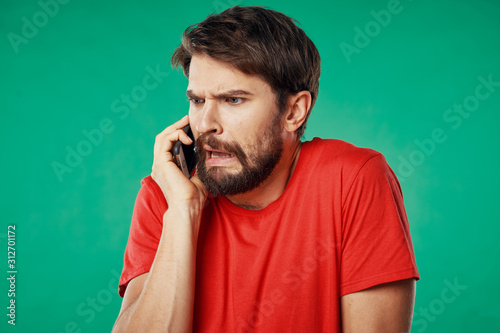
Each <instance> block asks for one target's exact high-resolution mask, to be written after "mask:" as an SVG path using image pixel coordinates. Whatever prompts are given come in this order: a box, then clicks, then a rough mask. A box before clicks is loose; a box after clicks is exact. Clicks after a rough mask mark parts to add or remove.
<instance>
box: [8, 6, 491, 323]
mask: <svg viewBox="0 0 500 333" xmlns="http://www.w3.org/2000/svg"><path fill="white" fill-rule="evenodd" d="M60 1H61V2H65V3H64V4H59V5H58V8H56V7H55V6H54V5H51V6H49V7H47V6H45V7H46V9H45V10H44V9H43V8H42V7H44V5H43V4H44V3H52V4H53V3H54V0H42V1H41V3H40V2H37V1H35V0H32V1H5V0H2V2H1V6H2V7H1V10H0V16H1V25H0V27H1V32H0V35H1V36H2V38H1V39H0V56H1V60H2V61H1V62H0V76H1V80H0V106H1V107H0V110H1V119H2V121H1V122H0V137H1V141H2V152H3V153H2V155H3V158H2V159H1V160H2V164H1V173H0V177H1V179H0V181H1V184H2V191H1V192H2V193H1V215H2V219H1V221H2V225H1V230H0V244H1V246H0V248H1V253H0V262H2V264H1V265H0V267H2V269H3V270H5V273H4V276H6V277H8V276H9V274H8V273H7V271H8V270H9V268H8V267H7V259H8V258H7V256H8V253H7V243H8V240H9V238H8V235H7V231H8V230H7V228H8V226H9V225H15V226H16V229H15V232H16V234H15V237H16V238H15V243H16V244H15V248H16V258H15V260H16V266H15V269H16V270H17V273H16V296H15V300H16V327H12V325H9V324H8V323H7V320H8V319H9V318H8V317H7V316H6V314H7V312H8V311H9V310H8V309H6V307H7V306H9V303H8V302H9V300H10V299H11V298H10V297H8V295H7V293H8V290H9V283H8V280H6V279H4V282H3V283H1V284H0V294H2V298H1V300H2V306H1V308H2V309H4V310H2V314H1V316H0V318H3V319H2V320H1V323H0V331H2V332H11V331H12V332H53V333H56V332H58V333H59V332H108V331H110V329H111V327H112V325H113V323H114V320H115V318H116V316H117V314H118V311H119V309H120V304H121V298H120V297H119V296H118V294H117V293H116V288H117V274H119V272H120V271H121V268H122V258H123V251H124V249H125V245H126V242H127V236H128V228H129V224H130V218H131V214H132V209H133V204H134V200H135V196H136V194H137V191H138V190H139V187H140V180H141V178H142V177H144V176H146V175H148V174H149V172H150V170H151V164H152V157H153V155H152V153H153V143H154V137H155V135H156V134H157V133H159V132H160V131H161V130H162V129H163V128H164V127H166V126H167V125H169V124H171V123H172V122H174V121H175V120H177V119H179V118H180V117H181V116H183V115H184V114H186V113H187V109H188V104H187V102H186V99H185V89H186V85H187V81H186V79H185V78H184V77H183V76H182V73H181V72H179V71H177V70H173V69H171V68H170V66H169V57H170V55H171V53H172V51H173V50H174V48H175V47H176V46H177V45H178V44H179V42H180V37H181V34H182V32H183V31H184V29H185V28H186V27H187V26H188V25H190V24H192V23H195V22H199V21H201V20H202V19H203V18H204V17H205V16H206V15H208V14H209V13H211V12H214V11H219V10H220V9H221V8H223V9H225V8H227V7H229V6H230V5H231V4H242V5H266V6H269V7H270V8H272V9H276V10H279V11H282V12H284V13H286V14H288V15H290V16H292V17H294V18H296V19H297V20H298V21H299V22H300V23H301V26H302V27H303V28H304V30H305V31H306V32H307V33H308V34H309V36H310V37H311V38H312V39H313V41H314V42H315V43H316V45H317V47H318V49H319V51H320V54H321V57H322V77H321V81H320V93H319V99H318V101H317V104H316V106H315V108H314V110H313V114H312V116H311V119H310V121H309V125H308V129H307V131H306V139H311V138H313V137H314V136H320V137H329V138H339V139H343V140H347V141H350V142H353V143H354V144H357V145H359V146H366V147H371V148H374V149H377V150H379V151H381V152H382V153H384V155H385V156H386V158H387V160H388V161H389V163H390V165H391V166H392V168H393V169H394V170H395V172H396V173H397V174H398V176H399V177H400V180H401V184H402V188H403V192H404V196H405V201H406V207H407V213H408V217H409V220H410V225H411V231H412V236H413V242H414V243H413V244H414V248H415V253H416V258H417V263H418V267H419V270H420V273H421V277H422V280H421V281H419V282H418V284H417V288H418V290H417V299H416V306H415V317H414V325H413V332H429V333H430V332H472V331H477V332H492V331H493V330H494V328H495V327H498V326H499V324H498V322H499V320H500V306H499V303H498V299H499V298H500V288H498V286H497V283H496V282H497V281H498V275H500V266H499V262H500V260H499V253H500V249H499V247H498V240H497V237H498V235H499V231H500V227H499V222H500V219H499V215H500V214H499V209H498V206H496V205H497V204H498V203H497V200H498V195H497V194H496V193H497V188H498V186H499V185H500V181H499V172H498V165H499V164H500V158H499V155H498V148H497V144H498V142H500V134H499V130H498V129H499V119H500V117H499V113H500V83H498V82H500V62H499V60H500V38H499V36H500V20H499V19H498V18H499V14H500V2H499V1H493V0H491V1H486V0H482V1H472V0H470V1H465V0H462V1H451V0H441V1H431V0H413V1H411V0H401V2H399V4H398V3H396V2H394V1H389V2H388V1H385V0H384V1H382V0H377V1H368V0H363V1H361V0H357V1H352V0H351V1H347V0H345V1H316V0H311V1H307V2H303V1H296V0H287V1H278V0H275V1H266V2H264V1H250V0H220V1H210V0H209V1H188V2H184V3H182V2H181V1H177V2H172V1H170V2H169V1H153V0H144V1H140V2H133V1H124V0H122V1H115V0H112V1H96V0H87V1H83V0H72V1H68V0H65V1H63V0H60ZM381 10H386V12H382V13H387V12H389V13H391V11H392V13H391V17H390V20H389V18H388V17H387V15H385V16H384V15H382V14H380V11H381ZM388 10H391V11H388ZM372 11H373V12H372ZM46 12H48V14H47V13H46ZM377 13H379V14H377ZM376 16H378V18H379V20H380V21H381V22H382V23H376V22H377V21H376V19H375V17H376ZM366 30H368V35H364V36H363V34H366V32H364V33H360V32H359V31H366ZM151 71H152V72H155V71H156V72H158V71H159V72H160V73H159V74H156V81H155V80H149V79H148V80H149V81H147V82H146V83H145V82H143V81H144V79H145V78H147V77H148V76H147V75H150V74H148V73H149V72H151ZM485 80H486V81H488V80H490V81H493V83H490V84H486V85H485V83H484V82H485ZM146 87H147V88H149V90H148V89H145V88H146ZM127 95H129V96H130V95H133V96H135V99H136V100H134V99H133V98H132V99H131V100H130V101H129V102H124V100H125V99H126V98H127ZM127 103H128V104H127ZM460 104H465V106H464V107H463V108H462V110H459V108H460ZM454 105H456V106H454ZM95 129H98V130H95ZM85 133H87V135H88V133H93V135H94V137H93V140H94V142H93V143H92V142H90V141H89V140H88V139H87V137H86V134H85ZM101 135H102V137H101ZM89 142H90V143H89ZM495 142H497V144H495ZM72 150H76V151H80V152H81V154H82V155H84V156H83V157H82V156H80V157H77V156H74V155H72V154H71V153H68V152H69V151H72ZM68 155H70V157H69V158H68ZM55 170H57V171H55ZM495 170H497V171H495ZM495 206H496V208H495ZM450 284H451V285H454V284H455V285H457V284H458V285H459V288H458V289H457V287H455V289H454V288H450V287H449V285H450Z"/></svg>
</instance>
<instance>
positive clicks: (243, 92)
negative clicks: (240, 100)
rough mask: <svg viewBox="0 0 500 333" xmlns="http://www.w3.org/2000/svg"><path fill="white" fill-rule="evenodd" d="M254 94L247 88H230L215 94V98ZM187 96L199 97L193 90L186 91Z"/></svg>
mask: <svg viewBox="0 0 500 333" xmlns="http://www.w3.org/2000/svg"><path fill="white" fill-rule="evenodd" d="M252 95H253V94H252V93H251V92H249V91H246V90H241V89H234V90H228V91H224V92H221V93H218V94H216V95H214V98H216V99H226V98H229V97H237V96H252ZM186 96H187V97H188V98H195V99H197V98H199V97H198V96H197V95H196V94H195V93H194V92H193V91H192V90H188V91H186Z"/></svg>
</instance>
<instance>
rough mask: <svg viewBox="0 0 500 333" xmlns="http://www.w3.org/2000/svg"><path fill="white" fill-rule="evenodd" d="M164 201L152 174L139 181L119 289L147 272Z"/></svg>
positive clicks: (156, 242) (158, 234) (160, 229)
mask: <svg viewBox="0 0 500 333" xmlns="http://www.w3.org/2000/svg"><path fill="white" fill-rule="evenodd" d="M166 210H167V202H166V200H165V197H164V196H163V193H162V192H161V189H160V188H159V187H158V185H157V184H156V182H155V181H154V180H153V179H152V178H151V176H148V177H145V178H144V179H142V181H141V189H140V190H139V193H138V195H137V198H136V200H135V206H134V212H133V214H132V222H131V225H130V233H129V238H128V243H127V247H126V249H125V256H124V264H123V271H122V275H121V277H120V282H119V289H118V292H119V294H120V296H121V297H123V295H124V294H125V289H126V288H127V285H128V283H129V282H130V280H132V279H133V278H135V277H136V276H139V275H141V274H143V273H146V272H149V270H150V269H151V265H152V264H153V260H154V258H155V255H156V250H157V248H158V244H159V242H160V237H161V232H162V228H163V215H164V213H165V211H166Z"/></svg>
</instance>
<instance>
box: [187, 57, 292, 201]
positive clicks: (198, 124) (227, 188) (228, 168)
mask: <svg viewBox="0 0 500 333" xmlns="http://www.w3.org/2000/svg"><path fill="white" fill-rule="evenodd" d="M187 95H188V97H189V98H190V108H189V117H190V123H191V128H192V129H193V131H194V133H195V137H197V140H196V146H197V149H198V155H199V162H198V176H199V177H200V179H201V180H202V181H203V183H204V184H205V186H206V187H207V189H208V190H209V191H210V192H212V193H213V194H214V195H228V196H230V195H234V194H239V193H245V192H248V191H250V190H252V189H254V188H256V187H258V186H259V185H260V184H261V183H262V182H263V181H264V180H266V179H267V177H268V176H269V175H270V174H271V172H272V171H273V170H274V168H275V166H276V165H277V164H278V162H279V160H280V158H281V155H282V151H283V139H282V137H281V126H280V125H281V117H280V116H279V112H278V107H277V106H276V101H275V96H274V93H273V91H272V89H271V87H270V86H269V84H268V83H266V82H265V81H264V80H262V79H261V78H259V77H257V76H254V75H246V74H244V73H242V72H240V71H239V70H237V69H236V68H235V67H233V66H231V65H229V64H227V63H224V62H221V61H218V60H215V59H213V58H210V57H208V56H202V55H195V56H193V58H192V60H191V65H190V73H189V86H188V91H187Z"/></svg>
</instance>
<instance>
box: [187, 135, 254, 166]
mask: <svg viewBox="0 0 500 333" xmlns="http://www.w3.org/2000/svg"><path fill="white" fill-rule="evenodd" d="M195 144H196V150H197V151H198V155H199V158H200V159H204V158H205V154H206V150H205V148H204V147H203V146H204V145H208V146H210V147H211V148H213V149H215V150H222V151H226V152H228V153H230V154H232V155H234V156H236V157H237V158H238V159H239V160H240V161H241V162H244V161H247V159H248V157H247V155H246V154H245V152H244V151H243V148H241V146H240V145H239V144H237V143H233V142H224V141H221V140H219V139H217V138H216V137H215V136H214V135H213V134H200V136H199V137H198V139H197V140H196V142H195Z"/></svg>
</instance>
